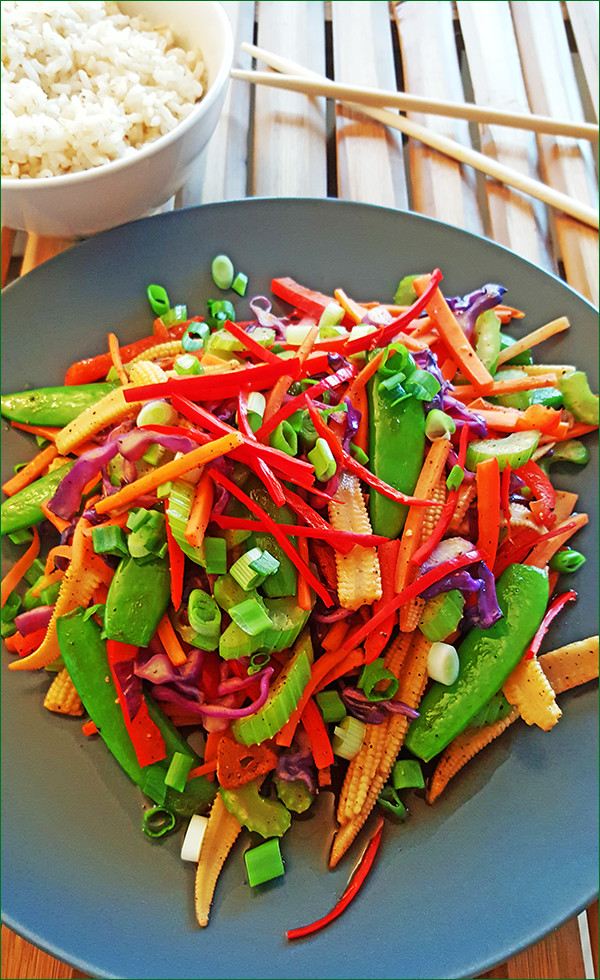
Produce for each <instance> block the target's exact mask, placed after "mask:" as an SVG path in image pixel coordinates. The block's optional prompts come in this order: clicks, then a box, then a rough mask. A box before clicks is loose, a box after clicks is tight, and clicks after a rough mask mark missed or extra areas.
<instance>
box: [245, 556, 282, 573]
mask: <svg viewBox="0 0 600 980" xmlns="http://www.w3.org/2000/svg"><path fill="white" fill-rule="evenodd" d="M257 550H258V549H257ZM248 564H249V565H250V568H251V569H252V570H253V571H255V572H258V573H259V574H260V575H262V576H263V577H264V578H266V577H267V575H274V574H275V572H276V571H277V569H278V568H279V562H278V561H277V559H276V558H273V555H270V554H269V552H268V551H261V552H260V554H259V556H258V558H251V559H250V561H249V563H248Z"/></svg>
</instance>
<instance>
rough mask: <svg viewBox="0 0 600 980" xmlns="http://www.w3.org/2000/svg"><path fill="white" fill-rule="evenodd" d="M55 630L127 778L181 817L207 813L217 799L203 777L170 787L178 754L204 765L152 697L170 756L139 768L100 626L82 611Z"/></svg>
mask: <svg viewBox="0 0 600 980" xmlns="http://www.w3.org/2000/svg"><path fill="white" fill-rule="evenodd" d="M56 628H57V635H58V643H59V646H60V652H61V655H62V658H63V660H64V664H65V666H66V668H67V670H68V671H69V676H70V678H71V680H72V681H73V684H74V685H75V688H76V690H77V693H78V694H79V697H80V698H81V700H82V702H83V705H84V707H85V710H86V711H87V713H88V714H89V716H90V718H91V719H92V721H93V722H94V724H95V725H96V727H97V729H98V732H99V734H100V736H101V738H102V740H103V741H104V743H105V744H106V747H107V748H108V749H109V751H110V752H111V753H112V755H113V756H114V758H115V759H116V761H117V762H118V763H119V764H120V765H121V767H122V768H123V769H124V770H125V772H126V773H127V775H128V776H129V777H130V778H131V779H132V780H133V781H134V782H135V783H136V784H137V785H138V786H140V787H141V788H142V789H143V791H144V792H145V793H146V795H148V796H150V798H151V799H152V800H153V801H154V802H155V803H158V804H160V805H164V806H166V807H167V809H169V810H171V811H173V812H174V813H177V814H179V815H180V816H183V817H188V816H191V815H192V814H193V813H197V812H203V811H206V810H207V809H208V807H209V805H210V803H211V802H212V800H213V798H214V795H215V787H214V785H213V784H212V783H209V782H208V780H206V779H205V778H204V777H203V776H196V777H194V778H193V779H190V780H188V781H187V783H186V786H185V789H184V791H183V792H182V793H178V792H176V791H175V790H173V789H171V788H170V787H165V776H166V774H167V770H168V768H169V765H170V763H171V759H172V757H173V755H174V754H175V752H180V753H182V754H183V755H187V756H189V757H190V758H191V764H192V766H194V767H195V766H198V765H200V761H201V760H200V759H199V758H198V756H197V755H196V753H195V752H193V750H192V749H191V748H190V746H189V745H188V743H187V741H186V740H185V739H184V738H182V736H181V735H180V734H179V732H178V731H177V729H176V728H175V727H174V725H172V724H171V722H170V721H169V719H168V718H167V717H166V716H165V715H164V714H163V713H162V711H160V709H159V708H158V707H157V706H156V704H155V703H154V701H152V699H151V698H149V697H148V696H146V704H147V705H148V711H149V714H150V717H151V718H152V720H153V721H154V723H155V724H156V725H157V726H158V728H159V730H160V733H161V735H162V737H163V739H164V743H165V750H166V753H167V754H166V758H165V759H161V761H160V762H154V763H152V764H151V765H148V766H144V767H143V768H142V767H141V766H140V764H139V762H138V760H137V756H136V754H135V749H134V747H133V744H132V742H131V739H130V737H129V734H128V732H127V727H126V725H125V720H124V718H123V712H122V710H121V707H120V704H119V699H118V697H117V690H116V687H115V685H114V682H113V680H112V675H111V670H110V665H109V662H108V657H107V654H106V642H105V641H104V640H103V638H102V633H101V630H100V627H99V626H98V624H97V623H96V622H95V621H94V620H93V619H92V618H91V617H86V611H85V610H84V609H82V608H81V607H78V608H77V609H75V610H74V611H73V612H70V613H67V614H66V615H65V616H60V617H59V618H58V619H57V623H56ZM153 786H154V787H155V789H154V790H153V789H152V787H153Z"/></svg>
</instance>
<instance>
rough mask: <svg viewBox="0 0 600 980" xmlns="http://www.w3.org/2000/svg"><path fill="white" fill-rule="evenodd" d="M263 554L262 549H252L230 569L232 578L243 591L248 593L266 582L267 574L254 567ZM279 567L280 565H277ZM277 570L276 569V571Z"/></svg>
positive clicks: (241, 556)
mask: <svg viewBox="0 0 600 980" xmlns="http://www.w3.org/2000/svg"><path fill="white" fill-rule="evenodd" d="M262 554H263V552H262V551H261V550H260V548H250V550H249V551H246V552H244V554H243V555H240V557H239V558H238V559H237V561H234V563H233V565H232V566H231V568H230V569H229V574H230V575H231V577H232V578H234V579H235V580H236V582H237V583H238V585H241V587H242V589H244V590H245V591H246V592H247V591H248V590H249V589H255V588H256V587H257V586H258V585H261V584H262V582H264V580H265V578H266V577H267V576H266V573H264V572H261V571H259V570H257V569H256V568H255V567H254V565H255V563H256V562H257V561H258V560H259V559H260V557H261V555H262ZM277 567H279V563H278V564H277ZM275 570H276V569H275Z"/></svg>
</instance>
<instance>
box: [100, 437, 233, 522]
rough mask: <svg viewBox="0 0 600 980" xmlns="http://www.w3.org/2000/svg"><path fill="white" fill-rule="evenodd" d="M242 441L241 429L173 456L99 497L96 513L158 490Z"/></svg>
mask: <svg viewBox="0 0 600 980" xmlns="http://www.w3.org/2000/svg"><path fill="white" fill-rule="evenodd" d="M243 441H244V440H243V436H242V435H241V434H240V433H239V432H230V433H228V434H227V435H226V436H221V437H220V438H219V439H215V440H213V442H209V443H207V444H206V445H205V446H199V447H198V449H192V451H191V452H189V453H184V455H183V456H180V457H179V459H172V460H171V461H170V462H168V463H163V465H162V466H157V467H155V468H154V469H153V470H152V471H151V472H150V473H146V474H145V475H144V476H141V477H140V478H139V479H138V480H134V481H133V483H128V484H127V485H126V486H124V487H122V488H121V489H120V490H117V492H116V493H113V494H112V495H111V496H110V497H104V498H103V499H102V500H99V501H98V502H97V504H96V513H98V514H106V513H108V511H110V510H117V508H119V507H124V506H125V505H127V504H130V503H131V502H132V501H134V500H136V499H137V498H138V497H139V496H141V494H143V493H149V492H150V491H151V490H156V488H157V487H159V486H160V484H161V483H167V482H168V481H169V480H176V479H177V478H178V477H180V476H182V475H183V474H184V473H187V472H188V471H189V470H193V469H195V468H196V467H197V466H204V464H205V463H209V462H210V461H211V460H213V459H217V457H218V456H224V455H225V454H226V453H228V452H230V451H231V450H232V449H235V448H236V446H240V445H241V444H242V442H243Z"/></svg>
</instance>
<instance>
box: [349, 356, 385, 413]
mask: <svg viewBox="0 0 600 980" xmlns="http://www.w3.org/2000/svg"><path fill="white" fill-rule="evenodd" d="M384 354H385V350H381V351H379V353H378V354H376V355H375V357H372V358H371V360H370V361H367V363H366V364H365V366H364V368H362V369H361V370H360V371H359V372H358V374H357V375H356V377H355V378H354V379H353V380H352V381H351V382H350V384H349V385H348V390H347V392H346V394H347V395H348V397H349V398H350V400H351V401H352V398H353V396H354V394H355V392H357V391H359V390H360V389H364V387H365V385H366V383H367V381H368V380H369V378H372V377H373V375H374V374H375V372H376V370H377V368H378V367H379V365H380V364H381V362H382V360H383V355H384Z"/></svg>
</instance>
